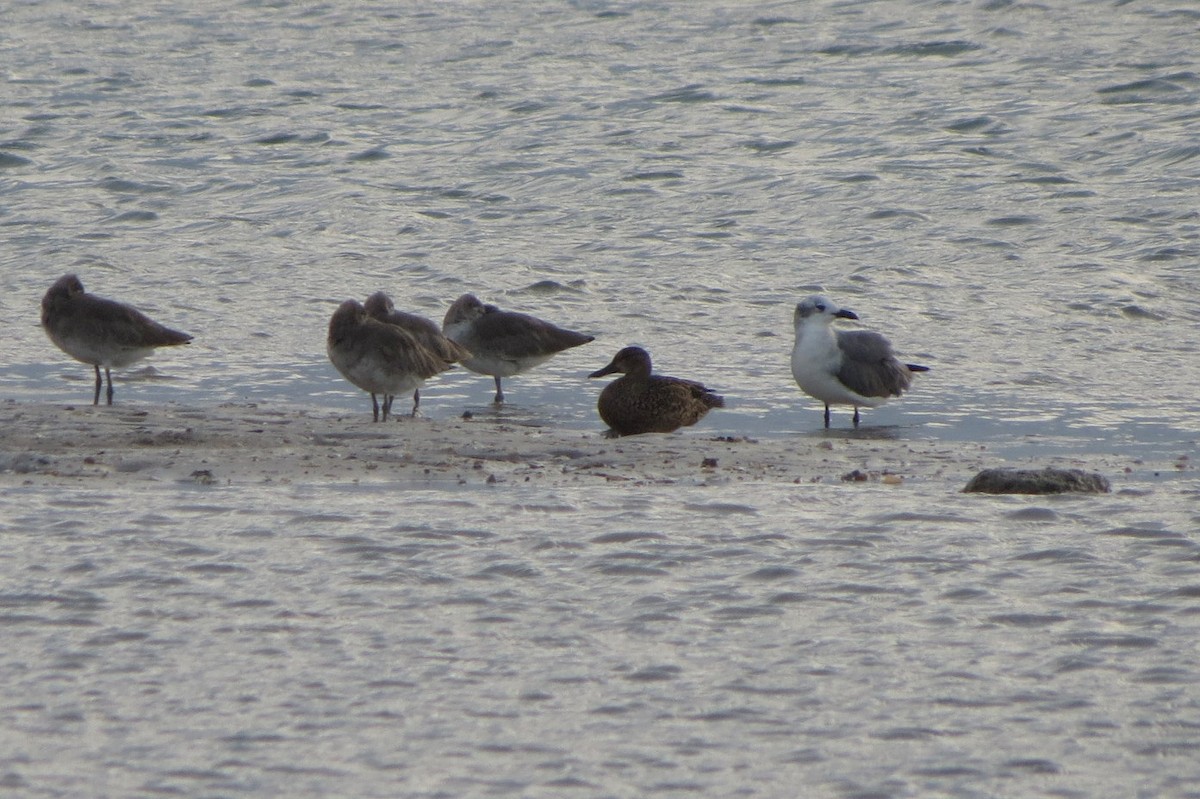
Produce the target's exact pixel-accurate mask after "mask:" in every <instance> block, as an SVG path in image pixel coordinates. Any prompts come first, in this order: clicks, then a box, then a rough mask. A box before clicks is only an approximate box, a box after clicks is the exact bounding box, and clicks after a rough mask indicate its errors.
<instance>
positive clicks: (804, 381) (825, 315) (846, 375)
mask: <svg viewBox="0 0 1200 799" xmlns="http://www.w3.org/2000/svg"><path fill="white" fill-rule="evenodd" d="M836 319H858V314H856V313H854V311H849V310H846V309H844V308H839V307H838V306H836V305H834V304H833V303H832V302H831V301H830V300H829V299H828V298H827V297H824V296H822V295H820V294H815V295H813V296H811V297H809V298H807V299H805V300H803V301H801V302H800V303H799V304H798V305H796V312H795V314H794V316H793V323H794V324H795V327H796V343H795V345H794V346H793V347H792V376H793V377H795V378H796V384H797V385H799V386H800V389H801V390H802V391H803V392H804V393H805V394H808V395H809V396H811V397H815V398H816V399H819V400H820V401H821V402H823V403H825V426H826V427H829V406H830V405H831V404H840V405H853V406H854V426H855V427H858V424H859V413H858V409H859V407H865V408H874V407H876V406H879V405H882V404H883V403H884V402H887V400H888V398H889V397H899V396H900V395H901V394H903V393H904V392H905V391H907V390H908V388H909V386H910V385H912V376H913V373H915V372H928V371H929V367H928V366H918V365H917V364H915V363H903V362H902V361H900V360H899V359H897V358H896V355H895V353H894V352H892V345H891V343H889V342H888V340H887V339H886V338H884V337H883V336H881V335H879V334H878V333H874V332H872V331H869V330H834V329H833V322H834V320H836Z"/></svg>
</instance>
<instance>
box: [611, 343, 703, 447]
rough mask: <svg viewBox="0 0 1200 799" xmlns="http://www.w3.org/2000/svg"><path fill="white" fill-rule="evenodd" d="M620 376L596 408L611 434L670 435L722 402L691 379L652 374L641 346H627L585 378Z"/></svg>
mask: <svg viewBox="0 0 1200 799" xmlns="http://www.w3.org/2000/svg"><path fill="white" fill-rule="evenodd" d="M617 372H619V373H622V376H621V377H619V378H617V379H616V380H614V381H612V382H611V383H609V384H608V385H607V386H605V387H604V390H603V391H601V392H600V400H599V402H597V403H596V408H597V410H598V411H599V412H600V418H601V419H603V420H604V423H605V424H607V425H608V426H609V427H610V428H612V430H611V435H616V436H631V435H636V434H638V433H670V432H672V431H675V430H678V429H679V428H681V427H687V426H690V425H694V424H695V423H696V422H698V421H700V420H701V419H703V418H704V415H705V414H706V413H708V412H709V411H710V410H712V409H713V408H723V407H725V400H724V398H723V397H721V396H720V395H718V394H714V393H713V392H712V390H711V389H708V388H705V387H704V385H702V384H700V383H697V382H695V381H693V380H683V379H680V378H678V377H666V376H665V375H656V374H651V366H650V353H648V352H646V351H645V350H644V349H642V348H641V347H626V348H625V349H623V350H621V351H620V352H618V353H617V354H616V355H615V356H613V359H612V362H611V363H609V364H608V366H605V367H604V368H603V369H599V370H597V371H595V372H592V373H591V374H590V375H588V377H603V376H604V375H609V374H613V373H617Z"/></svg>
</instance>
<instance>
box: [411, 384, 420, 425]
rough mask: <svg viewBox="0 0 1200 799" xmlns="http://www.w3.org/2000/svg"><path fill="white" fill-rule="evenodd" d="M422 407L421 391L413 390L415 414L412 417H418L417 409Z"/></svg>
mask: <svg viewBox="0 0 1200 799" xmlns="http://www.w3.org/2000/svg"><path fill="white" fill-rule="evenodd" d="M420 407H421V389H419V388H415V389H413V412H412V415H413V417H414V418H415V417H416V415H417V409H418V408H420Z"/></svg>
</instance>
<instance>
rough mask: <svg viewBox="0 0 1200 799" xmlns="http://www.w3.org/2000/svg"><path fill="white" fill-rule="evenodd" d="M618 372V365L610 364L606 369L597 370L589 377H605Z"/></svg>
mask: <svg viewBox="0 0 1200 799" xmlns="http://www.w3.org/2000/svg"><path fill="white" fill-rule="evenodd" d="M616 371H617V366H616V363H615V362H614V363H610V364H609V365H608V366H606V367H604V368H603V369H597V370H596V371H594V372H592V373H591V374H590V375H588V377H604V376H605V375H611V374H612V373H614V372H616Z"/></svg>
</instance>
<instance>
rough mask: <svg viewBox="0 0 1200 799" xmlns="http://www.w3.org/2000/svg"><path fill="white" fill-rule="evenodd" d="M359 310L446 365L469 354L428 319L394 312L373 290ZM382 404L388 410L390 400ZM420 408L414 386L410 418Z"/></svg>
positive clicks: (385, 298)
mask: <svg viewBox="0 0 1200 799" xmlns="http://www.w3.org/2000/svg"><path fill="white" fill-rule="evenodd" d="M363 308H365V309H366V311H367V315H368V316H370V317H372V318H373V319H378V320H379V321H380V322H387V323H388V324H389V325H395V326H396V327H399V328H401V329H402V330H405V331H407V332H408V333H410V334H412V336H413V337H414V338H416V340H417V341H418V342H420V343H421V345H422V346H424V347H425V348H427V349H428V350H430V351H431V352H432V353H433V354H434V355H436V356H437V357H439V358H441V359H442V360H443V361H445V362H446V363H458V362H459V361H461V360H463V359H464V358H467V357H469V356H470V355H471V353H470V352H468V351H467V348H466V347H463V346H462V345H461V344H458V343H457V342H455V341H451V340H450V339H448V338H446V337H445V336H444V335H442V331H440V330H438V326H437V325H436V324H434V323H433V322H432V321H430V320H429V319H426V318H425V317H423V316H418V315H417V314H414V313H408V312H406V311H397V310H396V306H395V305H393V304H392V298H391V297H389V296H388V295H387V294H384V293H383V292H382V291H377V292H375V293H374V294H372V295H371V296H370V297H367V301H366V302H365V303H363ZM384 403H385V404H386V405H387V407H388V408H389V409H390V408H391V407H392V398H391V397H388V398H385V399H384ZM420 407H421V389H420V388H419V387H418V388H414V389H413V407H412V415H413V416H416V415H417V409H418V408H420Z"/></svg>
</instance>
